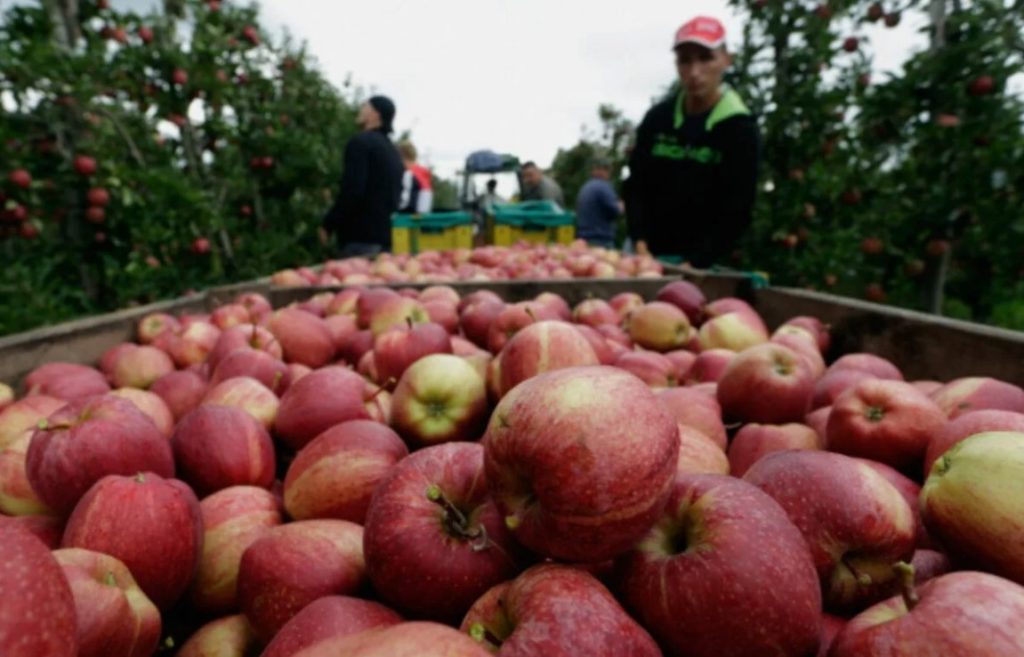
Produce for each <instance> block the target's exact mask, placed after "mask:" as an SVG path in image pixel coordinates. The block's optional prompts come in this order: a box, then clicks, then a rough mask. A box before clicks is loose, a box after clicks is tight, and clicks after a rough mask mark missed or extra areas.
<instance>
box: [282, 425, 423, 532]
mask: <svg viewBox="0 0 1024 657" xmlns="http://www.w3.org/2000/svg"><path fill="white" fill-rule="evenodd" d="M408 454H409V450H408V449H407V448H406V446H405V443H403V442H402V439H401V438H399V437H398V434H396V433H395V432H394V431H392V430H391V429H389V428H388V427H386V426H384V425H383V424H380V423H378V422H373V421H370V420H353V421H351V422H344V423H342V424H339V425H336V426H334V427H331V428H330V429H328V430H327V431H325V432H323V433H322V434H320V435H319V436H317V437H316V438H314V439H313V440H312V441H311V442H310V443H309V444H308V445H306V446H305V447H303V448H302V450H301V451H299V453H298V454H297V455H296V457H295V460H294V461H292V463H291V465H290V466H289V467H288V474H287V475H286V476H285V480H284V507H285V509H286V510H287V511H288V515H290V516H291V517H292V518H294V519H296V520H310V519H314V518H336V519H339V520H349V521H351V522H355V523H358V524H363V521H364V519H365V517H366V509H367V507H368V506H369V504H370V497H371V496H372V495H373V491H374V489H375V488H376V487H377V485H378V484H379V483H380V482H381V480H383V479H384V478H385V477H386V476H387V475H388V473H389V472H391V470H392V469H393V468H394V467H395V464H397V463H398V462H399V461H401V460H402V459H404V458H405V457H406V456H408Z"/></svg>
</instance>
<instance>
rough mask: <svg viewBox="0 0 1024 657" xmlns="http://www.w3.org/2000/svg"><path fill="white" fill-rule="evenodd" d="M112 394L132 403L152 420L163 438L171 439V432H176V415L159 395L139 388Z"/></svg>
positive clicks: (114, 391)
mask: <svg viewBox="0 0 1024 657" xmlns="http://www.w3.org/2000/svg"><path fill="white" fill-rule="evenodd" d="M110 394H111V395H113V396H114V397H120V398H121V399H127V400H128V401H130V402H131V403H132V404H134V405H135V408H137V409H139V410H140V411H142V412H143V414H145V416H146V417H148V418H149V419H150V421H151V422H152V423H153V425H154V426H155V427H156V428H157V429H158V430H159V431H160V434H161V435H162V436H164V437H165V438H170V437H171V432H172V431H174V415H173V414H172V413H171V409H169V408H168V407H167V404H166V403H165V402H164V400H163V399H161V398H160V396H159V395H157V394H155V393H152V392H149V391H148V390H139V389H138V388H118V389H117V390H113V391H111V393H110Z"/></svg>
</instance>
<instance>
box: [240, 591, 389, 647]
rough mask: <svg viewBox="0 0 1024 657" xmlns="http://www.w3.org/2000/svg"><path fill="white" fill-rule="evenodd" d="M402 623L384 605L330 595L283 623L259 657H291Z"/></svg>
mask: <svg viewBox="0 0 1024 657" xmlns="http://www.w3.org/2000/svg"><path fill="white" fill-rule="evenodd" d="M401 622H402V617H401V616H399V615H398V614H397V613H395V612H394V611H392V610H391V609H388V608H387V607H385V606H384V605H381V604H378V603H376V602H371V601H369V600H360V599H359V598H350V597H348V596H344V595H331V596H327V597H324V598H320V599H319V600H316V601H315V602H312V603H310V604H309V605H307V606H306V607H305V608H304V609H303V610H302V611H300V612H299V613H298V614H296V615H295V616H294V617H293V618H292V619H291V620H290V621H288V622H287V623H285V625H284V627H282V628H281V630H280V631H279V632H278V633H277V635H276V636H275V637H274V639H273V640H272V641H271V642H270V643H269V644H267V647H266V648H264V650H263V652H262V653H261V654H260V657H294V656H295V655H298V654H300V653H301V654H306V653H304V652H303V651H304V650H315V649H316V646H318V645H319V644H320V643H323V642H325V641H328V640H331V639H335V638H341V637H346V636H350V635H353V634H358V633H360V632H363V631H364V630H370V629H373V628H377V627H389V626H391V625H397V624H398V623H401Z"/></svg>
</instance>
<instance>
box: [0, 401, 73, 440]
mask: <svg viewBox="0 0 1024 657" xmlns="http://www.w3.org/2000/svg"><path fill="white" fill-rule="evenodd" d="M66 403H67V402H65V401H64V400H63V399H57V398H55V397H49V396H47V395H35V396H33V397H25V398H23V399H19V400H18V401H16V402H14V403H13V404H11V405H10V406H8V407H7V408H5V409H3V410H2V411H0V449H3V448H5V447H7V446H8V445H10V444H11V443H13V442H14V441H15V440H17V439H18V438H19V437H21V435H22V434H23V433H25V432H26V431H29V430H33V429H36V428H37V426H38V424H39V421H40V420H45V419H46V418H48V417H50V416H51V415H53V413H55V412H56V411H57V410H58V409H60V408H63V407H64V405H65V404H66Z"/></svg>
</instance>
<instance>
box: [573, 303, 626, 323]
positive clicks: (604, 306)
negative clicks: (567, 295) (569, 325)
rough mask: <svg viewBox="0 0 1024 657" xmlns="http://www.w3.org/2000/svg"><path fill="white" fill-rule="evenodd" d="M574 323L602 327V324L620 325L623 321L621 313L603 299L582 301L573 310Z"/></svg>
mask: <svg viewBox="0 0 1024 657" xmlns="http://www.w3.org/2000/svg"><path fill="white" fill-rule="evenodd" d="M572 321H574V322H576V323H578V324H585V325H587V326H600V325H601V324H614V325H618V324H619V322H621V321H622V319H621V318H620V317H619V313H618V312H617V311H616V310H615V309H614V308H612V307H611V305H610V304H609V303H608V302H607V301H605V300H603V299H587V300H585V301H581V302H580V303H579V304H577V305H576V307H575V308H573V310H572Z"/></svg>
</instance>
